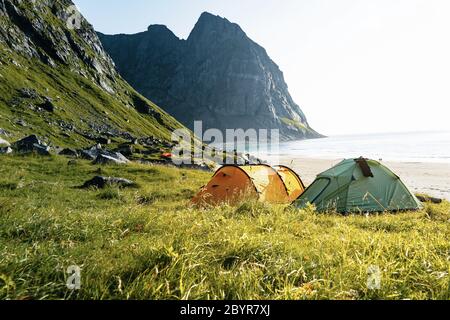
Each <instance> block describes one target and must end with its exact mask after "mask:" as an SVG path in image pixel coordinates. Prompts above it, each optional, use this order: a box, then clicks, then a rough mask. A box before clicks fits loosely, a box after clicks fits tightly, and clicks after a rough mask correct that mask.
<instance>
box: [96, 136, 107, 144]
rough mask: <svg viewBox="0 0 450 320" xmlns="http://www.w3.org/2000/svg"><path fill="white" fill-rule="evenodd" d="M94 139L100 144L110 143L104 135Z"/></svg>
mask: <svg viewBox="0 0 450 320" xmlns="http://www.w3.org/2000/svg"><path fill="white" fill-rule="evenodd" d="M96 141H97V142H98V143H100V144H106V145H108V144H111V139H109V138H105V137H100V138H97V139H96Z"/></svg>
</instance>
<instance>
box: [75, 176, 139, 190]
mask: <svg viewBox="0 0 450 320" xmlns="http://www.w3.org/2000/svg"><path fill="white" fill-rule="evenodd" d="M114 185H115V186H119V187H121V188H127V187H135V186H136V183H135V182H133V181H131V180H128V179H123V178H114V177H103V176H96V177H94V178H93V179H91V180H89V181H86V182H85V183H84V184H83V186H82V187H81V188H83V189H87V188H99V189H103V188H105V187H107V186H114Z"/></svg>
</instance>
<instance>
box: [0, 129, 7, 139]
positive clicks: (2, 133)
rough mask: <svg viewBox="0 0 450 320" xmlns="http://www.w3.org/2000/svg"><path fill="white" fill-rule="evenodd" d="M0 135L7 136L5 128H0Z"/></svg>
mask: <svg viewBox="0 0 450 320" xmlns="http://www.w3.org/2000/svg"><path fill="white" fill-rule="evenodd" d="M0 135H2V136H6V137H7V136H9V132H8V131H6V130H5V129H2V128H0Z"/></svg>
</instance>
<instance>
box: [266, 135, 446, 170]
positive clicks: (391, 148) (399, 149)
mask: <svg viewBox="0 0 450 320" xmlns="http://www.w3.org/2000/svg"><path fill="white" fill-rule="evenodd" d="M269 155H270V154H269ZM272 155H274V154H272ZM279 155H281V156H283V155H286V156H298V157H307V158H316V159H317V158H318V159H322V158H323V159H341V158H358V157H360V156H363V157H367V158H371V159H375V160H379V159H382V160H383V161H396V162H431V163H450V131H448V132H414V133H383V134H366V135H342V136H333V137H329V138H324V139H315V140H304V141H293V142H286V143H281V145H280V148H279Z"/></svg>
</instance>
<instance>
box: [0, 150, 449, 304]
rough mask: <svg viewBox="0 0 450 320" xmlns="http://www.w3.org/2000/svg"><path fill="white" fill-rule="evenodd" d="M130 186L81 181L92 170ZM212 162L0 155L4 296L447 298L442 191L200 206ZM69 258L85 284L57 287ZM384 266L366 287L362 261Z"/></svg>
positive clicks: (0, 281)
mask: <svg viewBox="0 0 450 320" xmlns="http://www.w3.org/2000/svg"><path fill="white" fill-rule="evenodd" d="M99 174H100V175H106V176H115V177H122V178H127V179H131V180H133V181H135V182H137V184H138V185H137V186H136V187H134V188H129V189H119V188H115V187H110V188H107V189H103V190H97V189H89V190H82V189H79V188H77V187H78V186H80V185H82V184H83V183H84V182H85V181H86V180H88V179H91V178H93V177H94V176H95V175H99ZM210 176H211V174H210V173H205V172H199V171H193V170H179V169H175V168H169V167H162V166H144V165H138V164H132V165H128V166H106V167H101V168H100V167H99V166H95V165H92V164H91V163H90V162H88V161H83V160H77V161H76V164H71V165H69V164H68V159H66V158H62V157H56V156H55V157H49V158H41V157H34V156H24V157H21V156H1V157H0V299H449V298H450V276H449V272H450V267H449V264H450V204H449V203H448V202H444V203H443V204H441V205H432V204H427V205H426V207H425V209H424V210H423V211H420V212H410V213H401V214H395V215H390V214H382V215H375V216H348V217H343V216H340V215H337V214H333V213H330V214H326V215H320V214H317V213H316V212H315V211H314V209H313V208H310V209H308V210H302V211H299V210H296V209H294V208H291V207H282V206H268V205H264V204H260V203H243V204H241V205H240V206H237V207H229V206H222V207H220V208H211V209H205V210H198V209H195V208H192V207H190V205H189V200H190V198H191V197H192V196H193V195H194V194H195V193H196V191H197V190H198V189H199V188H200V187H201V186H202V185H204V184H206V183H207V181H208V180H209V178H210ZM71 265H77V266H79V267H80V268H81V289H80V290H73V291H72V290H69V289H68V288H67V287H66V279H67V277H68V274H67V273H66V270H67V268H68V267H69V266H71ZM371 266H376V267H377V268H379V270H380V275H381V282H380V287H379V288H378V289H377V288H375V289H374V288H372V289H369V287H368V285H367V282H368V278H369V276H368V270H370V269H371V268H373V267H371Z"/></svg>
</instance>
